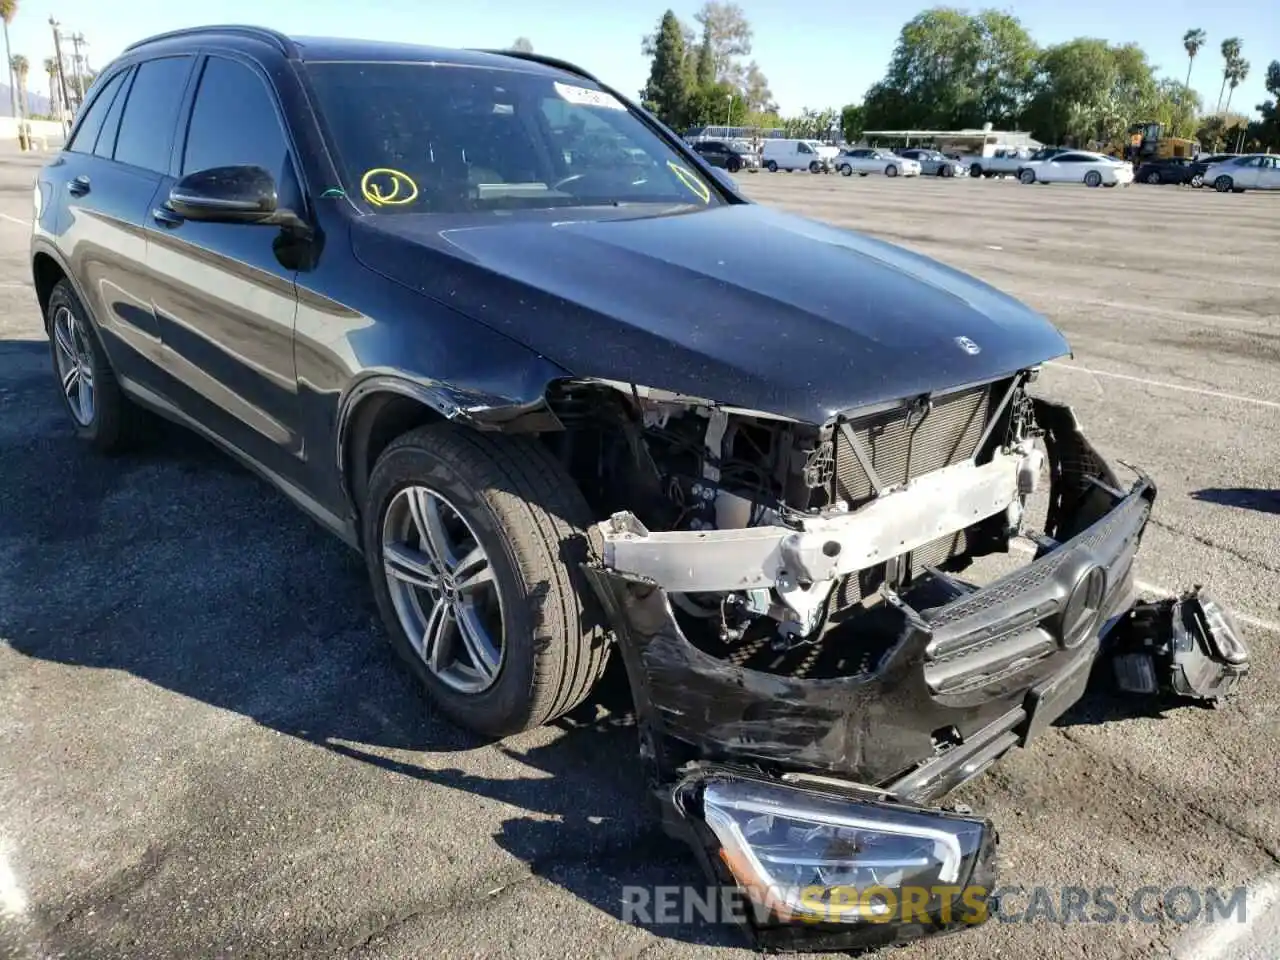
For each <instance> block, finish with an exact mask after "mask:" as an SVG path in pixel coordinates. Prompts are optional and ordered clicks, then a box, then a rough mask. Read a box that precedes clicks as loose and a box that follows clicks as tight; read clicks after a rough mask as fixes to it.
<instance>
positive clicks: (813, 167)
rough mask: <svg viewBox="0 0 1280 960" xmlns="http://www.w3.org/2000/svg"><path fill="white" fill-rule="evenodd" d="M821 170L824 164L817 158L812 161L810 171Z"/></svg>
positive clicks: (818, 171) (816, 171)
mask: <svg viewBox="0 0 1280 960" xmlns="http://www.w3.org/2000/svg"><path fill="white" fill-rule="evenodd" d="M821 171H822V164H820V163H818V161H817V160H814V161H813V162H812V163H810V164H809V172H810V173H820V172H821Z"/></svg>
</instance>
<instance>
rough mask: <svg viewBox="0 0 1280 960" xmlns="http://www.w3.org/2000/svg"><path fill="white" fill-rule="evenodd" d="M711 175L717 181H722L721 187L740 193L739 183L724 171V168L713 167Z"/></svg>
mask: <svg viewBox="0 0 1280 960" xmlns="http://www.w3.org/2000/svg"><path fill="white" fill-rule="evenodd" d="M711 173H712V175H713V176H714V177H715V178H716V179H717V180H719V181H720V185H721V186H723V187H726V188H727V189H729V190H730V191H732V192H733V193H737V192H738V181H736V180H734V179H733V177H732V176H730V175H729V173H728V172H727V171H726V170H725V169H724V167H712V168H711Z"/></svg>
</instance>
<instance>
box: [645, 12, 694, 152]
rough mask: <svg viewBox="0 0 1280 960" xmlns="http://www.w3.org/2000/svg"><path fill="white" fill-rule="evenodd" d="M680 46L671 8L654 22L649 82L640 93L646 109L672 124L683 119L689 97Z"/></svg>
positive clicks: (677, 24)
mask: <svg viewBox="0 0 1280 960" xmlns="http://www.w3.org/2000/svg"><path fill="white" fill-rule="evenodd" d="M684 49H685V48H684V32H683V30H682V29H681V26H680V21H679V19H678V18H677V17H676V15H675V13H674V12H672V11H671V10H668V11H667V12H666V13H664V14H663V15H662V20H661V21H660V23H659V24H658V30H657V39H656V41H655V42H654V45H653V63H652V64H651V65H650V68H649V82H648V83H647V84H645V88H644V90H643V91H642V92H641V94H640V97H641V99H642V100H643V101H644V105H645V107H646V108H647V109H648V110H650V111H651V112H652V113H654V114H655V115H656V116H657V117H658V119H659V120H661V121H662V122H663V123H665V124H667V125H668V126H672V127H677V126H679V125H680V124H681V123H682V122H683V120H684V110H685V104H686V102H687V101H688V99H689V86H688V74H687V72H686V68H685V55H684Z"/></svg>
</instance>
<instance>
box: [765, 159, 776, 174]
mask: <svg viewBox="0 0 1280 960" xmlns="http://www.w3.org/2000/svg"><path fill="white" fill-rule="evenodd" d="M764 168H765V169H766V170H768V171H769V172H770V173H777V172H778V162H777V161H776V160H770V161H769V162H768V163H766V164H765V165H764Z"/></svg>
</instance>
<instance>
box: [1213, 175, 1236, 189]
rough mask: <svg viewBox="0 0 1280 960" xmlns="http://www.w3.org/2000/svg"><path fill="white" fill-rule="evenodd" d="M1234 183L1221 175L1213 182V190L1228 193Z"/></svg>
mask: <svg viewBox="0 0 1280 960" xmlns="http://www.w3.org/2000/svg"><path fill="white" fill-rule="evenodd" d="M1234 185H1235V181H1234V180H1232V179H1231V178H1230V177H1228V176H1226V175H1225V174H1223V175H1222V176H1221V177H1219V178H1218V179H1217V180H1215V181H1213V189H1215V190H1217V191H1218V192H1219V193H1230V192H1231V189H1232V187H1233V186H1234Z"/></svg>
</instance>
